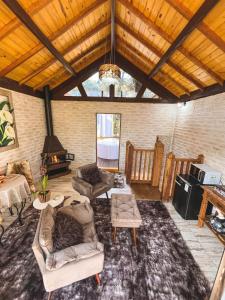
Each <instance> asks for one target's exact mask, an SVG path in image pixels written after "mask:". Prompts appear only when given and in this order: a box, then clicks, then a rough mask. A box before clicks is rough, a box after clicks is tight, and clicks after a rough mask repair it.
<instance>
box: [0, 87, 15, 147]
mask: <svg viewBox="0 0 225 300" xmlns="http://www.w3.org/2000/svg"><path fill="white" fill-rule="evenodd" d="M18 146H19V144H18V139H17V133H16V121H15V115H14V109H13V103H12V95H11V93H10V92H8V91H5V90H2V89H0V152H4V151H7V150H11V149H14V148H17V147H18Z"/></svg>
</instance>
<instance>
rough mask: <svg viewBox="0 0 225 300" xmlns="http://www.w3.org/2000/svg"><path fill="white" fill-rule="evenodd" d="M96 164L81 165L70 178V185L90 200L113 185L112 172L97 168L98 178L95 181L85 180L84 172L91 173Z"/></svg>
mask: <svg viewBox="0 0 225 300" xmlns="http://www.w3.org/2000/svg"><path fill="white" fill-rule="evenodd" d="M96 168H97V164H96V163H93V164H88V165H84V166H81V167H79V168H77V169H76V170H75V176H74V177H73V178H72V186H73V188H74V190H75V191H77V192H79V193H80V194H81V195H83V196H86V197H88V198H89V199H90V200H93V199H95V198H96V197H98V196H100V195H102V194H104V193H106V196H107V198H108V194H107V192H108V191H109V190H110V189H111V188H112V187H113V185H114V174H112V173H110V172H106V171H104V170H102V169H99V168H97V169H98V172H99V176H100V180H99V181H98V182H97V183H90V182H87V180H85V178H84V175H83V174H84V173H86V174H87V173H89V174H90V173H91V172H92V170H93V172H95V171H96Z"/></svg>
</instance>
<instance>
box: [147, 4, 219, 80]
mask: <svg viewBox="0 0 225 300" xmlns="http://www.w3.org/2000/svg"><path fill="white" fill-rule="evenodd" d="M218 2H219V0H205V1H204V2H203V4H202V5H201V6H200V8H199V9H198V10H197V12H196V13H195V14H194V15H193V17H192V18H191V19H190V21H189V22H188V23H187V25H186V26H185V27H184V28H183V29H182V31H181V32H180V33H179V34H178V36H177V37H176V39H175V40H174V42H173V43H172V44H171V46H170V47H169V48H168V49H167V51H166V52H165V53H164V54H163V56H162V57H161V59H160V60H159V61H158V63H157V64H156V65H155V66H154V68H153V69H152V70H151V72H150V73H149V78H152V77H153V76H155V75H156V74H157V72H158V71H159V70H160V69H161V68H162V66H163V65H164V64H165V63H166V62H167V61H168V59H169V58H170V57H171V56H172V55H173V54H174V53H175V52H176V50H177V49H178V48H179V47H180V46H181V45H182V44H183V42H184V41H185V40H186V39H187V38H188V37H189V36H190V34H191V33H192V32H193V31H194V30H195V29H196V27H197V26H198V25H199V24H200V22H201V21H202V20H203V19H204V18H205V17H206V16H207V15H208V13H209V12H210V11H211V10H212V9H213V8H214V7H215V5H216V4H217V3H218Z"/></svg>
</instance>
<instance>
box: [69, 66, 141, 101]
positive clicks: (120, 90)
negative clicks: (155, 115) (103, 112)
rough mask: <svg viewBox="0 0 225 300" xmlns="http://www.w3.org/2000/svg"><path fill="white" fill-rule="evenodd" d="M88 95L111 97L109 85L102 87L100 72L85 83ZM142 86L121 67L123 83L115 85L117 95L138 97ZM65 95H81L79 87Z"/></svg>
mask: <svg viewBox="0 0 225 300" xmlns="http://www.w3.org/2000/svg"><path fill="white" fill-rule="evenodd" d="M82 84H83V87H84V89H85V91H86V93H87V96H88V97H102V96H103V97H109V87H104V88H103V87H102V86H101V83H100V80H99V73H98V72H96V73H95V74H93V75H92V76H91V77H89V78H88V79H87V80H85V81H84V82H83V83H82ZM140 87H141V84H140V82H138V81H137V80H136V79H134V78H133V77H132V76H130V75H129V74H128V73H126V72H124V71H123V70H122V69H121V85H116V86H115V97H124V98H128V97H136V95H137V93H138V91H139V89H140ZM65 96H81V94H80V92H79V90H78V88H77V87H75V88H73V89H72V90H71V91H69V92H68V93H66V94H65Z"/></svg>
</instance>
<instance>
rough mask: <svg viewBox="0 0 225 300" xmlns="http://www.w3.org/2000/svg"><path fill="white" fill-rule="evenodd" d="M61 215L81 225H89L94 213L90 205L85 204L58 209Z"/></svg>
mask: <svg viewBox="0 0 225 300" xmlns="http://www.w3.org/2000/svg"><path fill="white" fill-rule="evenodd" d="M59 211H60V212H61V213H63V214H66V215H69V216H71V217H72V218H73V219H74V220H75V221H76V222H78V223H79V224H81V225H84V224H89V223H90V222H92V221H93V220H94V212H93V209H92V207H91V205H90V204H89V203H87V202H85V203H80V204H77V205H74V206H73V205H69V206H64V207H62V208H59Z"/></svg>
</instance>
